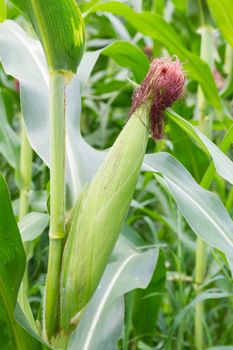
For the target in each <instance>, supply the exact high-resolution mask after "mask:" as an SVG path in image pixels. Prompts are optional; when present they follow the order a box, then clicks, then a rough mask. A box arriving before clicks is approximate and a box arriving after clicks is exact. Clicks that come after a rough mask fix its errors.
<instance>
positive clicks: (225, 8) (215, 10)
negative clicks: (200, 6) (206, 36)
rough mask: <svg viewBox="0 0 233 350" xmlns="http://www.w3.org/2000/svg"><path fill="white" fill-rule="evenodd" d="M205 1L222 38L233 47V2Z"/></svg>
mask: <svg viewBox="0 0 233 350" xmlns="http://www.w3.org/2000/svg"><path fill="white" fill-rule="evenodd" d="M207 3H208V6H209V8H210V11H211V13H212V15H213V17H214V19H215V20H216V22H217V25H218V27H219V29H220V30H221V32H222V34H223V36H224V38H225V39H226V41H228V43H229V44H230V45H231V46H232V47H233V2H232V1H231V0H222V1H221V2H220V1H218V0H207Z"/></svg>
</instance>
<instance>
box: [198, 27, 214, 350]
mask: <svg viewBox="0 0 233 350" xmlns="http://www.w3.org/2000/svg"><path fill="white" fill-rule="evenodd" d="M200 33H201V54H200V56H201V58H202V59H203V60H204V61H206V62H207V63H208V64H209V66H210V67H211V68H212V67H213V38H212V30H211V28H208V27H202V28H201V30H200ZM198 112H199V128H200V129H201V130H202V132H204V133H207V132H208V129H209V128H208V120H207V118H206V116H205V97H204V94H203V92H202V90H201V87H200V86H199V87H198ZM207 171H208V170H207ZM206 176H208V174H207V175H206ZM207 180H208V181H210V179H208V177H207V178H206V180H204V181H207ZM202 185H203V183H202ZM205 271H206V244H205V242H204V241H203V240H202V239H201V238H199V237H198V238H197V247H196V267H195V285H196V293H197V295H198V294H199V292H200V289H201V285H202V283H203V281H204V277H205ZM203 314H204V305H203V303H202V302H198V303H196V305H195V319H194V326H195V346H196V349H197V350H203V348H204V332H203Z"/></svg>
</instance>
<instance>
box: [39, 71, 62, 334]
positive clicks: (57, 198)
mask: <svg viewBox="0 0 233 350" xmlns="http://www.w3.org/2000/svg"><path fill="white" fill-rule="evenodd" d="M50 163H51V166H50V233H49V237H50V243H49V260H48V274H47V282H46V296H45V327H44V332H45V334H46V335H47V337H48V339H50V338H51V336H52V335H53V334H54V332H55V331H56V330H57V328H58V327H59V321H58V320H59V294H60V293H59V290H60V270H61V259H62V250H63V239H64V237H65V77H64V75H62V74H59V73H57V74H54V75H51V77H50Z"/></svg>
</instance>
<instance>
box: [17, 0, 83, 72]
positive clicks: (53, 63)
mask: <svg viewBox="0 0 233 350" xmlns="http://www.w3.org/2000/svg"><path fill="white" fill-rule="evenodd" d="M11 2H12V3H13V4H14V5H15V6H16V7H18V8H19V9H20V10H21V11H22V12H23V13H24V14H25V15H26V16H27V17H28V18H29V19H30V21H31V23H32V25H33V27H34V29H35V31H36V33H37V35H38V37H39V39H40V41H41V43H42V45H43V48H44V52H45V56H46V59H47V63H48V66H49V70H50V72H66V74H67V72H69V73H70V75H72V73H76V71H77V67H78V64H79V62H80V60H81V58H82V55H83V50H84V42H85V37H84V23H83V19H82V14H81V12H80V10H79V7H78V5H77V2H76V1H75V0H66V1H64V0H11Z"/></svg>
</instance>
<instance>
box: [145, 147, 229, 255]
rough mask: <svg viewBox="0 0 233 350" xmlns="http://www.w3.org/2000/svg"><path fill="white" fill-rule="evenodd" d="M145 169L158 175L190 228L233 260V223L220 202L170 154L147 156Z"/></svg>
mask: <svg viewBox="0 0 233 350" xmlns="http://www.w3.org/2000/svg"><path fill="white" fill-rule="evenodd" d="M144 165H145V166H146V167H145V169H146V170H148V171H154V172H159V173H161V174H162V175H163V177H164V179H165V183H166V184H167V186H168V189H169V191H170V193H171V194H172V196H173V197H174V199H175V201H176V203H177V205H178V207H179V209H180V211H181V213H182V214H183V216H184V218H185V219H186V221H187V222H188V224H189V226H190V227H191V229H192V230H193V232H194V233H196V234H197V235H198V236H200V237H201V238H202V239H203V240H204V241H206V242H207V243H209V244H210V245H211V246H213V247H216V248H218V249H219V250H221V251H223V252H224V253H225V254H226V255H228V256H230V257H233V221H232V219H231V217H230V215H229V214H228V212H227V210H226V209H225V207H224V206H223V204H222V202H221V201H220V199H219V198H218V197H217V196H216V195H215V194H213V193H211V192H209V191H207V190H205V189H203V188H202V187H201V186H199V185H198V184H197V183H196V182H195V181H194V179H193V178H192V176H191V175H190V174H189V173H188V171H187V170H186V169H185V168H184V167H183V165H182V164H181V163H179V162H178V161H177V160H176V159H175V158H174V157H172V156H171V155H170V154H168V153H163V152H161V153H157V154H149V155H146V157H145V160H144Z"/></svg>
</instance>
